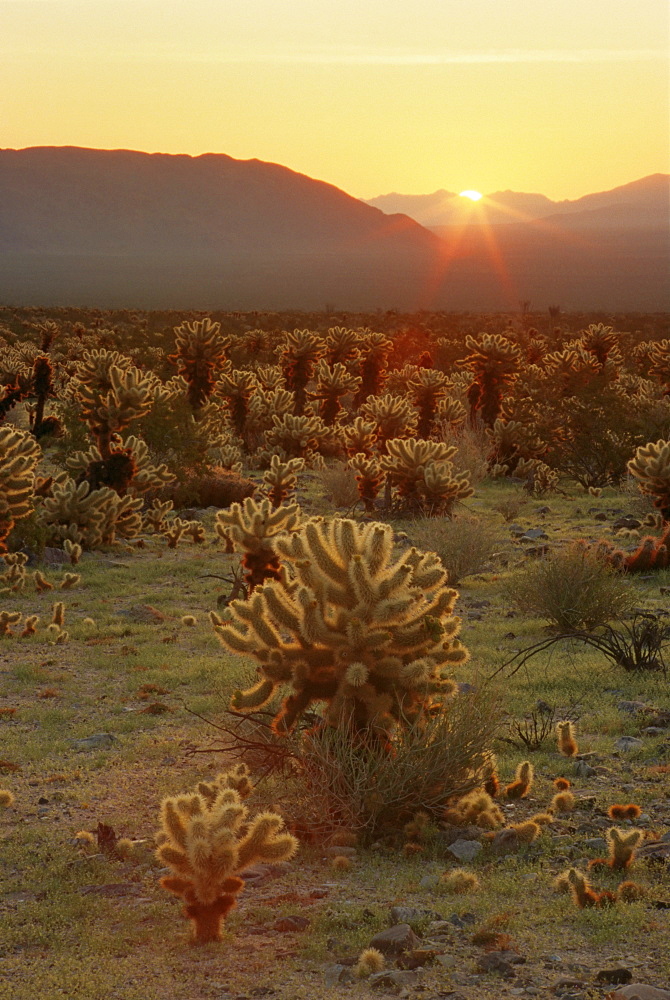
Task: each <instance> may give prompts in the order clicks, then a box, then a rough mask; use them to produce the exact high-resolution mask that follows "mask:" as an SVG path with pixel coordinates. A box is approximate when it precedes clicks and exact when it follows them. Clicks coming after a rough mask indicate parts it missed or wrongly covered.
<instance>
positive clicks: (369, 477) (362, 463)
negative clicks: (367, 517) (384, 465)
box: [349, 452, 384, 512]
mask: <svg viewBox="0 0 670 1000" xmlns="http://www.w3.org/2000/svg"><path fill="white" fill-rule="evenodd" d="M349 468H350V469H351V470H352V471H353V472H354V473H355V477H356V484H357V486H358V496H359V497H360V499H361V500H362V501H363V504H364V506H365V509H366V511H368V512H371V511H374V509H375V499H376V497H377V494H378V493H379V490H380V489H381V487H382V483H383V482H384V474H383V472H382V470H381V468H380V466H379V462H378V461H377V459H376V458H372V457H368V456H366V455H365V454H363V452H358V453H357V454H355V455H352V456H351V458H350V459H349Z"/></svg>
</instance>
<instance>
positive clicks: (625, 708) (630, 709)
mask: <svg viewBox="0 0 670 1000" xmlns="http://www.w3.org/2000/svg"><path fill="white" fill-rule="evenodd" d="M617 708H618V709H619V711H620V712H625V713H626V714H627V715H637V713H638V712H649V711H650V707H649V705H647V704H646V703H645V702H644V701H620V702H619V703H618V705H617Z"/></svg>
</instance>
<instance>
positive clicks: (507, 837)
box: [491, 828, 520, 854]
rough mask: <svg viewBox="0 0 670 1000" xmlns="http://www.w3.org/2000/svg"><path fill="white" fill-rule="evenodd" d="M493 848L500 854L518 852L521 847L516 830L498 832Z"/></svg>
mask: <svg viewBox="0 0 670 1000" xmlns="http://www.w3.org/2000/svg"><path fill="white" fill-rule="evenodd" d="M491 847H492V848H493V850H494V851H497V852H498V853H499V854H504V853H507V854H512V853H514V851H518V850H519V847H520V843H519V838H518V836H517V833H516V830H512V829H509V828H505V829H504V830H498V832H497V833H496V835H495V837H494V838H493V842H492V844H491Z"/></svg>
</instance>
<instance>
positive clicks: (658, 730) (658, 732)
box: [642, 726, 666, 736]
mask: <svg viewBox="0 0 670 1000" xmlns="http://www.w3.org/2000/svg"><path fill="white" fill-rule="evenodd" d="M642 732H643V733H644V735H645V736H665V733H666V730H665V728H663V727H662V726H647V727H646V728H645V729H643V730H642Z"/></svg>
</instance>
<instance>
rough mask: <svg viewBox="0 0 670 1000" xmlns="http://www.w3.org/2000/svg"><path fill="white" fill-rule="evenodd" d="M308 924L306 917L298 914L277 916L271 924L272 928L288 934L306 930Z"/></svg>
mask: <svg viewBox="0 0 670 1000" xmlns="http://www.w3.org/2000/svg"><path fill="white" fill-rule="evenodd" d="M309 925H310V920H309V918H308V917H301V916H300V915H299V914H291V916H289V917H279V918H278V919H277V920H275V922H274V924H273V925H272V928H273V930H275V931H281V932H282V933H283V934H289V933H293V932H296V931H306V930H307V928H308V927H309Z"/></svg>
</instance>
